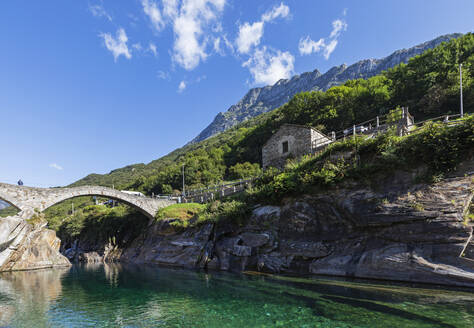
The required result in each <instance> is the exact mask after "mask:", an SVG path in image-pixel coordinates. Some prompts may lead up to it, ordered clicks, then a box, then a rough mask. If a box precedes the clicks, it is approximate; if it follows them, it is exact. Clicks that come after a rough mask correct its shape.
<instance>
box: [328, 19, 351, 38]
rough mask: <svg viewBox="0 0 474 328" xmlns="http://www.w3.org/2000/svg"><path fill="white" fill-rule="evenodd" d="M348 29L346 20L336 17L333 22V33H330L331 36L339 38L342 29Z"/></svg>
mask: <svg viewBox="0 0 474 328" xmlns="http://www.w3.org/2000/svg"><path fill="white" fill-rule="evenodd" d="M346 29H347V24H346V22H344V21H342V20H340V19H336V20H335V21H333V22H332V31H331V34H330V35H329V37H330V38H337V37H338V36H339V34H341V32H342V31H345V30H346Z"/></svg>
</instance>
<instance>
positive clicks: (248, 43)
mask: <svg viewBox="0 0 474 328" xmlns="http://www.w3.org/2000/svg"><path fill="white" fill-rule="evenodd" d="M289 13H290V8H289V7H288V6H286V5H284V4H283V3H281V4H280V6H278V7H273V8H272V9H271V10H270V11H267V12H265V13H264V14H263V15H262V17H261V20H260V21H257V22H255V23H253V24H250V23H248V22H245V23H244V24H242V25H240V26H239V35H238V37H237V40H236V41H235V42H236V45H237V50H238V51H239V52H240V53H241V54H247V53H249V52H250V50H251V48H252V47H256V46H258V45H259V44H260V40H261V39H262V37H263V27H264V24H265V23H266V22H270V21H272V20H274V19H276V18H278V17H282V18H283V17H286V16H288V14H289Z"/></svg>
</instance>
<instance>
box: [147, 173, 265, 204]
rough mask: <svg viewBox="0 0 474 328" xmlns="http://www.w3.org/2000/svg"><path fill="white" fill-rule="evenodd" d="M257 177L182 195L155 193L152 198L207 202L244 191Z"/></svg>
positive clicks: (180, 201)
mask: <svg viewBox="0 0 474 328" xmlns="http://www.w3.org/2000/svg"><path fill="white" fill-rule="evenodd" d="M255 179H256V178H249V179H245V180H244V179H242V180H238V181H234V182H227V183H222V184H216V185H212V186H209V187H207V188H197V189H192V190H188V191H186V192H184V193H183V194H181V195H171V194H167V195H155V194H152V198H156V199H168V200H176V201H177V202H178V203H190V202H194V203H206V202H208V201H210V200H213V199H216V198H221V197H226V196H230V195H233V194H236V193H239V192H242V191H244V190H245V189H246V188H247V187H248V186H250V185H251V183H252V181H254V180H255Z"/></svg>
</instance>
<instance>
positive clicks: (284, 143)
mask: <svg viewBox="0 0 474 328" xmlns="http://www.w3.org/2000/svg"><path fill="white" fill-rule="evenodd" d="M282 146H283V154H285V153H287V152H288V141H283V143H282Z"/></svg>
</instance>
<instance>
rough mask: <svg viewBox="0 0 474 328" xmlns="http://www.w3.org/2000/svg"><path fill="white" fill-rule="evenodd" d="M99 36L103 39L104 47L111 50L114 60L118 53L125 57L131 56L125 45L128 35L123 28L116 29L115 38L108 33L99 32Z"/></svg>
mask: <svg viewBox="0 0 474 328" xmlns="http://www.w3.org/2000/svg"><path fill="white" fill-rule="evenodd" d="M100 37H101V38H103V39H104V44H105V47H106V48H107V49H108V50H109V51H110V52H112V54H113V56H114V60H115V61H117V58H118V57H120V55H123V56H124V57H125V58H127V59H130V58H132V54H131V53H130V50H129V49H128V46H127V41H128V37H127V34H126V33H125V30H124V29H123V28H119V29H118V30H117V33H116V38H114V37H113V36H112V35H111V34H110V33H101V34H100Z"/></svg>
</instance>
